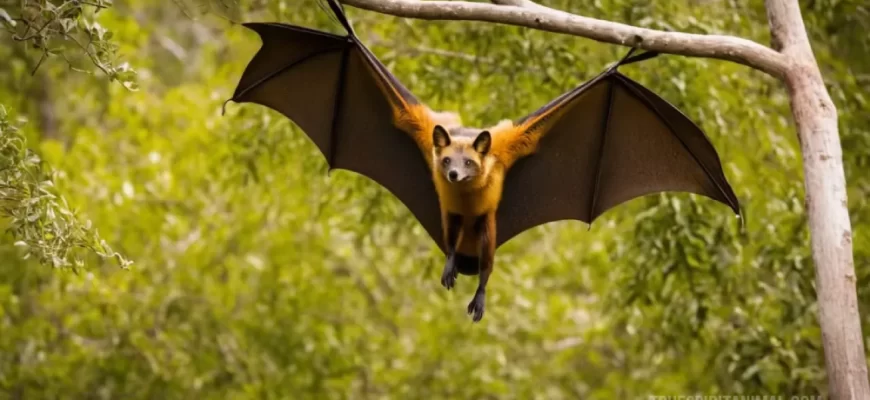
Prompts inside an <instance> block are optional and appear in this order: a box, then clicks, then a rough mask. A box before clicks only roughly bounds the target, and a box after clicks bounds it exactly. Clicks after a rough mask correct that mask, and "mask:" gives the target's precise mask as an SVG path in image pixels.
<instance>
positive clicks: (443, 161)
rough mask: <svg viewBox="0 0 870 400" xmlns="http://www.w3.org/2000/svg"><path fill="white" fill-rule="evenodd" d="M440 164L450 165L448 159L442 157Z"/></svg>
mask: <svg viewBox="0 0 870 400" xmlns="http://www.w3.org/2000/svg"><path fill="white" fill-rule="evenodd" d="M441 163H442V164H444V165H450V158H448V157H444V159H443V160H441Z"/></svg>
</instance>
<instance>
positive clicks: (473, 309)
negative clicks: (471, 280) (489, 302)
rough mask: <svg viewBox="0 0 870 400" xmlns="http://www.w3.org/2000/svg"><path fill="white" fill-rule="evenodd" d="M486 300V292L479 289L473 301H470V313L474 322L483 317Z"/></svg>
mask: <svg viewBox="0 0 870 400" xmlns="http://www.w3.org/2000/svg"><path fill="white" fill-rule="evenodd" d="M485 302H486V292H485V291H483V290H481V289H477V292H476V293H474V298H473V299H471V303H468V315H471V320H472V321H474V322H478V321H480V320H481V319H482V318H483V308H484V307H483V306H484V303H485Z"/></svg>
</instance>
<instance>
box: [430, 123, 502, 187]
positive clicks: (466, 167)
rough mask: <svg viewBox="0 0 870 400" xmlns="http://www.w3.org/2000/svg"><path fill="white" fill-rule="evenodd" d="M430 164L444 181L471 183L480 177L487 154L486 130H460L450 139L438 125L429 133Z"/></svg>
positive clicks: (490, 138)
mask: <svg viewBox="0 0 870 400" xmlns="http://www.w3.org/2000/svg"><path fill="white" fill-rule="evenodd" d="M432 139H433V147H434V149H433V152H434V157H433V163H434V164H435V165H434V168H435V169H436V170H437V171H439V172H440V173H441V174H442V175H443V176H444V178H446V179H447V181H448V182H451V183H459V182H467V181H472V180H474V179H475V178H477V177H478V176H481V175H482V174H483V171H482V169H483V168H482V166H483V159H484V157H485V156H486V153H487V152H489V148H490V145H491V143H492V137H491V136H490V134H489V132H487V131H479V132H478V133H471V134H470V133H468V132H467V131H463V132H461V133H459V132H458V133H457V134H456V135H454V136H451V135H450V134H449V133H448V132H447V131H446V130H445V129H444V128H442V127H441V126H436V127H435V131H434V132H433V134H432Z"/></svg>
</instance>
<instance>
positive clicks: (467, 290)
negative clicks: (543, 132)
mask: <svg viewBox="0 0 870 400" xmlns="http://www.w3.org/2000/svg"><path fill="white" fill-rule="evenodd" d="M83 3H86V2H76V1H72V0H69V1H67V2H63V1H52V2H47V1H7V2H0V24H3V30H2V31H0V32H2V33H0V60H3V61H2V62H0V104H2V106H4V108H5V112H2V111H0V131H2V133H4V137H5V138H6V139H5V142H0V149H2V151H0V155H2V157H3V158H2V159H0V162H3V163H5V164H3V165H2V166H3V168H0V178H2V180H0V189H2V190H5V192H0V193H5V194H4V195H3V196H5V197H2V196H0V202H2V203H0V205H2V211H3V217H2V219H0V229H4V230H5V233H4V234H3V236H0V399H43V398H45V399H55V398H64V399H67V398H70V399H72V398H75V399H182V398H195V399H253V398H267V399H277V398H293V399H308V398H311V399H320V398H336V399H345V398H348V399H350V398H353V399H368V398H372V399H374V398H377V399H407V398H524V399H568V398H589V399H612V398H646V396H647V395H668V394H670V395H679V394H695V393H697V394H708V395H711V394H732V395H733V394H780V395H793V394H794V395H811V394H819V393H824V392H825V385H826V378H825V371H824V359H823V353H822V351H823V350H822V347H821V336H820V331H819V328H818V324H817V318H816V312H817V309H816V302H815V297H816V294H815V290H814V280H813V279H814V270H813V263H812V260H811V257H810V252H809V245H808V238H809V233H808V230H807V227H806V215H805V210H804V205H803V181H802V170H801V155H800V153H799V151H798V148H797V139H796V135H795V129H794V126H793V123H792V118H791V113H790V109H789V106H788V98H787V96H786V94H785V90H784V88H783V87H782V85H780V84H779V82H777V81H775V80H774V79H772V78H770V77H768V76H766V75H764V74H762V73H759V72H756V71H752V70H750V69H749V68H746V67H743V66H739V65H736V64H731V63H727V62H723V61H714V60H704V59H691V58H684V57H679V56H662V57H658V58H655V59H652V60H649V61H646V62H643V63H640V64H635V65H631V66H626V67H623V68H622V69H621V70H622V72H623V73H625V74H626V75H628V76H630V77H632V78H633V79H636V80H638V81H640V82H641V83H643V84H645V85H647V86H648V87H649V88H651V89H652V90H654V91H656V92H658V93H660V94H661V95H662V96H663V97H664V98H665V99H667V100H668V101H670V102H672V103H673V104H675V105H676V106H677V107H679V108H681V109H682V110H684V112H686V113H687V114H688V115H689V116H690V117H691V118H692V119H693V120H695V121H697V122H698V123H699V124H700V125H701V126H702V127H703V128H704V129H705V131H706V132H707V133H708V136H709V137H710V138H711V140H712V141H713V143H714V145H715V146H716V148H717V150H718V151H719V153H720V155H721V157H722V159H723V160H722V161H723V167H724V169H725V173H726V175H727V176H728V178H729V180H730V181H731V183H732V186H733V187H734V189H735V191H736V193H737V195H738V196H739V198H740V200H741V202H742V204H743V206H744V210H745V213H746V215H747V217H748V218H747V221H746V231H745V233H741V231H740V224H739V221H738V220H737V219H735V217H734V215H733V214H732V213H731V212H730V211H729V210H728V208H727V207H725V206H723V205H721V204H718V203H714V202H713V201H711V200H707V199H705V198H701V197H695V196H691V195H687V194H666V195H659V196H650V197H646V198H642V199H637V200H633V201H631V202H629V203H627V204H625V205H623V206H621V207H619V208H617V209H614V210H612V211H610V212H608V213H607V214H605V215H604V216H603V217H602V218H600V219H599V220H597V221H596V222H595V224H594V225H593V226H592V227H591V230H589V229H588V227H587V225H585V224H583V223H580V222H576V221H573V222H568V221H565V222H558V223H553V224H548V225H545V226H542V227H538V228H535V229H533V230H531V231H528V232H526V233H524V234H522V235H521V236H519V237H517V238H516V239H515V240H513V241H511V242H509V243H508V244H507V245H505V246H504V247H502V248H501V249H500V250H499V252H498V253H497V255H496V267H495V272H494V275H493V278H492V279H491V281H490V286H489V287H490V290H489V291H488V294H489V296H488V300H487V301H488V303H487V312H486V316H485V318H484V320H483V321H482V322H481V323H479V324H472V323H471V322H470V318H469V317H468V316H466V314H465V307H466V304H467V303H468V301H469V300H470V299H471V296H472V294H473V291H474V289H475V287H476V277H475V278H469V277H460V279H459V282H458V288H457V289H456V290H454V291H451V292H447V291H446V290H444V289H443V288H442V287H441V286H440V284H439V277H440V273H441V268H442V266H443V263H444V259H443V256H441V255H440V253H439V252H438V250H437V248H436V247H435V244H434V243H432V242H431V240H430V239H429V238H428V236H427V235H426V234H425V233H424V231H423V229H422V228H421V227H420V226H419V224H418V223H417V222H416V220H415V219H414V218H413V217H412V216H411V214H410V213H409V212H408V210H407V209H406V208H404V206H403V205H402V204H401V203H399V202H398V201H397V200H396V199H395V198H393V197H392V196H391V195H390V194H389V193H388V192H387V191H386V190H384V189H382V188H381V187H379V186H377V185H376V184H374V183H372V182H371V181H369V180H368V179H366V178H362V177H360V176H358V175H355V174H353V173H349V172H346V171H334V172H333V173H332V174H331V177H327V174H326V162H325V160H324V159H323V158H322V157H321V156H320V154H319V152H318V151H317V149H316V147H315V146H314V145H313V144H312V143H311V142H310V141H309V140H308V139H307V138H306V137H305V136H304V135H303V134H302V133H301V132H300V131H299V130H298V129H297V128H296V127H295V126H294V125H293V124H292V123H291V122H290V121H288V120H287V119H286V118H284V117H282V116H280V115H279V114H277V113H276V112H273V111H271V110H268V109H266V108H265V107H259V106H255V105H238V104H232V103H231V104H229V105H228V106H227V114H226V115H225V116H223V117H222V116H221V104H222V103H223V101H224V100H226V99H227V98H229V97H231V96H232V91H233V90H234V88H235V85H236V83H237V82H238V78H239V77H240V76H241V73H242V71H243V69H244V67H245V65H246V63H247V62H248V61H249V60H250V58H251V57H252V56H253V54H254V53H255V52H256V51H257V49H258V48H259V45H260V42H259V39H258V37H257V36H256V34H254V33H253V32H251V31H248V30H246V29H244V28H242V27H241V26H239V25H238V23H239V22H245V21H281V22H287V23H293V24H301V25H305V26H308V27H312V28H318V29H325V30H329V31H331V32H340V27H339V26H338V25H337V24H335V23H333V22H332V21H331V20H330V18H329V15H328V14H327V13H326V12H325V11H323V10H322V9H321V8H319V7H318V6H317V2H315V1H313V0H299V1H294V0H287V1H280V0H247V1H241V2H232V1H230V0H213V1H205V0H199V1H192V0H191V1H186V0H177V1H154V0H152V1H146V0H126V1H118V2H117V3H116V4H114V5H111V6H110V4H108V2H106V1H105V0H101V1H97V0H94V1H93V3H95V4H96V3H99V4H103V3H106V4H105V5H106V6H107V8H104V9H101V11H100V12H99V13H97V14H94V10H95V7H92V6H89V5H85V4H83ZM542 3H543V4H546V5H549V6H552V7H555V8H559V9H562V10H566V11H570V12H574V13H578V14H581V15H584V16H589V17H596V18H603V19H608V20H613V21H619V22H624V23H629V24H634V25H638V26H644V27H650V28H655V29H663V30H680V31H688V32H695V33H724V34H734V35H738V36H742V37H746V38H749V39H752V40H755V41H758V42H760V43H763V44H767V43H769V33H768V27H767V23H766V16H765V10H764V7H763V2H762V1H761V0H751V1H736V0H679V1H672V2H663V1H662V2H649V1H645V0H596V1H572V0H551V1H543V2H542ZM46 4H50V6H49V5H46ZM22 5H25V7H24V8H22ZM801 7H802V10H803V13H804V17H805V20H806V24H807V29H808V30H809V33H810V35H811V38H812V41H813V46H814V50H815V53H816V55H817V57H818V60H819V62H820V65H821V68H822V71H823V74H824V76H825V79H826V82H827V84H828V88H829V90H830V91H831V95H832V97H833V99H834V102H835V103H836V106H837V107H838V109H839V112H840V134H841V138H842V142H843V151H844V162H845V165H846V176H847V181H848V188H849V189H848V190H849V192H848V193H849V212H850V216H851V218H852V223H853V226H854V248H855V267H856V270H857V275H858V281H857V282H858V290H859V296H860V303H861V307H862V311H863V315H865V317H864V320H863V321H862V323H863V324H864V332H865V335H868V332H870V330H868V327H867V322H870V317H866V315H868V314H867V310H870V291H868V285H867V282H868V279H870V276H868V272H870V268H868V266H870V232H868V229H870V203H868V202H867V200H866V199H867V197H868V195H870V169H868V166H870V150H868V149H870V113H868V112H867V110H868V102H867V93H868V86H870V36H868V35H867V32H868V29H870V11H868V9H870V6H867V5H866V3H864V4H862V2H861V1H860V0H852V1H839V0H809V1H807V0H802V1H801ZM347 9H348V14H349V16H350V18H351V20H352V22H353V24H354V26H355V29H356V31H357V32H358V33H359V34H360V36H361V37H362V39H363V41H364V42H365V43H367V44H368V45H369V46H370V48H371V49H372V50H373V51H374V52H375V54H376V55H377V56H378V57H380V58H381V59H382V60H383V62H384V63H385V64H386V65H387V66H388V67H389V68H390V69H391V70H392V71H393V72H394V73H395V74H396V75H397V76H398V77H399V78H400V79H401V80H402V81H403V82H405V83H406V85H407V86H408V87H409V88H410V89H411V90H412V91H413V92H414V93H415V94H416V95H417V96H418V97H419V98H421V99H423V100H425V101H427V102H429V103H430V104H431V105H432V106H433V107H434V108H437V109H453V110H458V111H460V112H461V113H462V114H463V117H464V119H465V122H466V123H469V124H472V125H485V124H490V123H494V122H496V121H498V120H500V119H502V118H515V117H519V116H522V115H524V114H526V113H528V112H530V111H532V110H534V109H536V108H537V107H539V106H540V105H542V104H544V103H546V102H547V101H549V100H550V99H552V98H554V97H555V96H557V95H559V94H561V93H563V92H564V91H567V90H569V89H571V88H573V87H574V86H575V85H577V84H579V83H581V82H583V81H585V80H587V79H589V78H591V77H592V76H594V75H595V74H597V73H598V72H600V71H601V70H602V69H603V68H605V67H607V66H608V64H609V63H611V62H613V61H615V60H617V59H618V58H619V57H621V56H622V55H623V54H624V53H625V51H626V49H625V48H622V47H618V46H614V45H606V44H601V43H597V42H593V41H590V40H587V39H582V38H574V37H570V36H565V35H556V34H550V33H545V32H539V31H534V30H531V29H522V28H516V27H508V26H503V25H496V24H489V23H478V22H443V21H421V20H410V19H401V18H395V17H390V16H384V15H379V14H376V13H373V12H368V11H363V10H359V9H353V8H350V7H347ZM76 10H78V11H76ZM51 19H55V20H56V21H62V20H63V21H70V22H57V26H52V27H51V28H49V29H48V30H45V31H42V32H39V33H37V34H35V35H36V36H33V35H34V31H35V29H34V30H31V31H29V32H26V31H25V28H24V26H25V22H26V21H31V22H32V21H37V22H39V21H45V20H51ZM13 24H14V25H15V26H13ZM95 24H98V25H95ZM40 26H41V25H37V28H39V27H40ZM103 30H105V31H103ZM52 32H53V33H52ZM14 35H17V36H14ZM40 35H42V36H45V38H43V39H44V40H43V39H41V37H42V36H40ZM63 39H66V40H63ZM73 39H77V40H75V41H74V40H73ZM40 43H44V45H41V44H40ZM37 45H41V46H42V48H44V49H46V50H51V51H48V52H44V51H43V50H42V49H41V48H35V46H37ZM44 53H45V54H46V56H45V59H44V60H43V61H42V62H41V63H40V59H41V58H42V55H43V54H44ZM95 63H96V64H98V65H99V68H98V67H97V65H96V64H95ZM37 67H38V68H37ZM100 69H103V70H104V71H101V70H100ZM34 70H35V73H33V71H34ZM107 73H108V75H107ZM131 89H132V90H131ZM18 129H20V131H17V132H16V130H18ZM19 137H24V138H26V140H27V143H26V144H23V143H22V142H20V141H17V140H12V139H10V138H13V139H15V138H19ZM4 146H5V147H4ZM24 146H27V147H28V148H30V149H31V150H32V154H31V153H25V152H23V149H24ZM35 156H38V157H39V159H41V160H42V161H44V166H43V167H40V166H41V165H42V164H40V162H39V161H38V160H39V159H36V158H34V157H35ZM48 167H50V169H49V168H48ZM47 181H50V182H53V183H51V184H49V183H47ZM40 193H43V194H44V195H41V194H40ZM51 195H57V196H59V197H56V198H53V197H51ZM16 196H17V197H16ZM63 199H65V201H66V202H67V203H68V208H69V209H71V210H74V212H75V214H68V213H65V212H66V210H67V205H65V203H64V202H63V201H64V200H63ZM97 233H98V234H99V237H97V236H96V234H97ZM100 240H105V242H104V243H101V242H100ZM81 246H88V247H92V248H93V249H95V250H97V251H98V252H99V253H100V254H103V255H104V256H103V257H100V256H98V255H96V254H95V252H93V251H90V250H88V249H86V248H80V247H81ZM113 252H118V255H117V256H116V257H111V255H112V253H113ZM127 259H129V260H131V261H132V262H133V264H132V265H129V266H128V267H127V268H122V267H121V266H122V265H123V263H124V262H125V260H127ZM75 260H79V262H80V263H81V265H78V266H77V265H76V264H75ZM66 263H68V264H69V265H65V264H66ZM52 265H54V266H56V267H57V268H54V267H53V266H52Z"/></svg>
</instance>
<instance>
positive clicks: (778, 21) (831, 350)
mask: <svg viewBox="0 0 870 400" xmlns="http://www.w3.org/2000/svg"><path fill="white" fill-rule="evenodd" d="M765 3H766V6H767V18H768V20H769V21H770V33H771V36H772V38H773V46H774V48H776V49H778V50H780V51H781V53H782V54H783V55H784V56H785V57H786V58H787V59H788V60H789V61H790V64H791V65H790V68H789V70H788V71H787V73H786V75H785V76H784V79H783V80H784V82H785V86H786V88H787V89H788V93H789V99H790V102H791V109H792V115H793V116H794V120H795V124H796V125H797V130H798V137H799V138H800V144H801V153H802V154H803V167H804V185H805V187H806V200H805V202H806V208H807V213H808V215H809V225H810V234H811V248H812V253H813V264H815V270H816V292H817V293H818V299H817V300H818V304H819V322H820V326H821V328H822V343H823V344H824V348H825V367H826V368H825V370H826V372H827V375H828V388H829V389H828V390H829V391H830V395H831V398H832V399H849V400H853V399H868V398H870V384H868V381H867V361H866V359H865V350H864V339H863V335H862V333H861V322H860V318H861V314H860V312H859V310H858V298H857V294H856V291H855V286H856V285H855V266H854V261H853V259H852V225H851V222H850V221H849V210H848V208H847V201H846V179H845V175H844V172H843V150H842V147H841V144H840V135H839V132H838V126H837V109H836V108H835V107H834V103H833V101H832V100H831V96H830V94H828V90H827V88H826V87H825V83H824V80H823V79H822V74H821V71H819V66H818V62H817V61H816V58H815V56H814V55H813V50H812V48H811V47H810V41H809V38H808V37H807V33H806V28H805V27H804V22H803V18H801V11H800V8H799V7H798V2H797V0H767V1H766V2H765Z"/></svg>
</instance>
